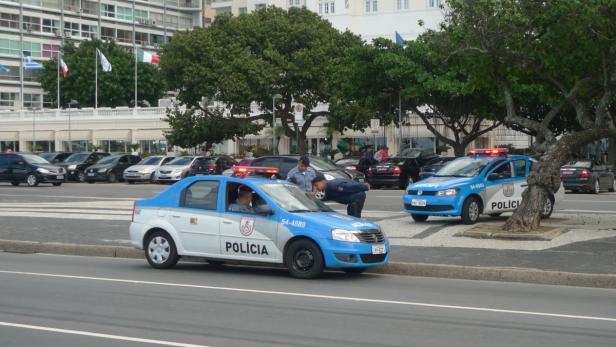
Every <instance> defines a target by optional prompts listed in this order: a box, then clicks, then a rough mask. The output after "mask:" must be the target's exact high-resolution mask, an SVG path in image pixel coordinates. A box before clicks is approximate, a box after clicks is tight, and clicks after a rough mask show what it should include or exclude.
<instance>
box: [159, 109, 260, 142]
mask: <svg viewBox="0 0 616 347" xmlns="http://www.w3.org/2000/svg"><path fill="white" fill-rule="evenodd" d="M224 113H225V112H224V110H223V109H220V108H218V109H209V110H208V113H207V114H206V113H205V112H203V111H202V110H200V109H187V110H182V109H180V108H178V107H176V108H175V109H173V110H170V111H168V112H167V116H166V118H165V120H166V121H167V123H169V127H170V129H169V130H167V131H166V132H165V137H166V138H167V141H168V142H169V144H170V145H173V146H179V147H182V148H192V147H197V146H200V145H202V144H204V143H205V147H206V149H207V150H209V149H210V148H211V147H212V146H213V145H214V144H216V143H220V142H222V141H224V140H231V139H235V136H236V135H237V136H238V137H239V136H241V137H243V136H244V135H245V134H254V133H257V132H259V131H260V130H261V129H262V128H263V125H259V124H256V123H253V122H251V121H250V120H249V119H239V120H236V119H231V118H228V117H226V116H225V114H224Z"/></svg>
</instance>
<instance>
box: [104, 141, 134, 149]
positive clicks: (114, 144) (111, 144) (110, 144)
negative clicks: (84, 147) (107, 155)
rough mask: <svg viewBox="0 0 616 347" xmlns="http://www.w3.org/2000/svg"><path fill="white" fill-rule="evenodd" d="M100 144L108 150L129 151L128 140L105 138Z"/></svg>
mask: <svg viewBox="0 0 616 347" xmlns="http://www.w3.org/2000/svg"><path fill="white" fill-rule="evenodd" d="M99 145H100V147H101V149H102V150H103V151H106V152H128V145H129V143H128V141H125V140H103V141H99Z"/></svg>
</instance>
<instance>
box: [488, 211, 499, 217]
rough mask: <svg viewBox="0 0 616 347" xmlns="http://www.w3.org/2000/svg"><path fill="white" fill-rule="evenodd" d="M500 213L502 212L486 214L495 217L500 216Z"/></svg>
mask: <svg viewBox="0 0 616 347" xmlns="http://www.w3.org/2000/svg"><path fill="white" fill-rule="evenodd" d="M501 214H502V213H500V212H499V213H490V214H488V216H490V217H494V218H496V217H500V216H501Z"/></svg>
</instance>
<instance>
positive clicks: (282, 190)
mask: <svg viewBox="0 0 616 347" xmlns="http://www.w3.org/2000/svg"><path fill="white" fill-rule="evenodd" d="M260 187H261V189H262V190H263V191H264V192H265V194H267V196H269V197H270V198H271V199H272V200H274V202H275V203H276V204H277V205H278V206H280V208H282V209H284V210H286V211H288V212H332V211H333V210H332V209H331V208H330V207H329V206H327V205H325V204H324V203H322V202H321V201H320V200H314V199H311V198H310V197H308V195H306V193H305V192H304V191H303V190H301V189H299V188H298V187H297V186H295V185H292V184H272V183H264V184H261V185H260Z"/></svg>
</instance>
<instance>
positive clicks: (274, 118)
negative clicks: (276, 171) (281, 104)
mask: <svg viewBox="0 0 616 347" xmlns="http://www.w3.org/2000/svg"><path fill="white" fill-rule="evenodd" d="M276 99H282V95H280V94H274V95H273V96H272V154H273V155H276Z"/></svg>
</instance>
